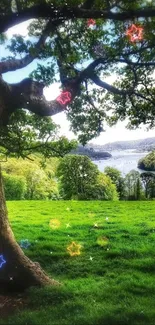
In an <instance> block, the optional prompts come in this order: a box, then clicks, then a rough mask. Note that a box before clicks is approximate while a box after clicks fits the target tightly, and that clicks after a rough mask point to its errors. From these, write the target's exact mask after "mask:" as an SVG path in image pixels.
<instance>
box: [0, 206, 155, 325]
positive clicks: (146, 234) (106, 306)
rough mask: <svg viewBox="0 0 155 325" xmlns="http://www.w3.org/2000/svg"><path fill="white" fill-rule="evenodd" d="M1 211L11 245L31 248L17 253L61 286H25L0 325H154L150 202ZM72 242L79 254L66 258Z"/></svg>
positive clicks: (154, 224)
mask: <svg viewBox="0 0 155 325" xmlns="http://www.w3.org/2000/svg"><path fill="white" fill-rule="evenodd" d="M7 207H8V211H9V216H10V222H11V225H12V228H13V231H14V233H15V236H16V239H17V241H18V242H19V241H20V240H22V239H28V240H29V242H30V243H31V246H30V247H29V248H28V249H24V251H25V254H26V255H27V256H28V257H30V258H31V259H32V260H33V261H36V262H39V263H40V265H41V266H42V267H43V268H44V269H45V271H46V272H47V273H48V274H49V275H50V276H51V277H52V278H54V279H57V280H59V281H60V282H61V283H62V284H63V285H62V286H61V287H59V288H58V287H57V288H55V287H47V288H43V289H36V288H35V289H34V288H33V289H32V288H31V289H30V290H28V291H27V298H28V305H27V307H26V309H23V310H21V311H19V312H16V313H15V314H13V315H11V316H9V318H5V321H4V320H3V319H0V324H17V325H19V324H20V325H42V324H46V325H58V324H59V325H104V324H105V325H119V324H121V325H128V324H131V325H136V324H143V325H155V202H151V201H149V202H103V201H102V202H101V201H91V202H76V201H57V202H56V201H54V202H49V201H46V202H45V201H18V202H7ZM51 219H57V220H58V222H57V223H55V224H54V222H55V221H53V220H51ZM50 221H51V227H50V226H49V222H50ZM52 222H53V224H52ZM72 242H75V243H76V244H78V245H81V247H80V248H79V250H78V252H79V253H80V255H78V256H70V252H71V251H72V249H71V247H70V251H68V250H67V247H69V246H70V245H71V243H72ZM23 281H24V279H23Z"/></svg>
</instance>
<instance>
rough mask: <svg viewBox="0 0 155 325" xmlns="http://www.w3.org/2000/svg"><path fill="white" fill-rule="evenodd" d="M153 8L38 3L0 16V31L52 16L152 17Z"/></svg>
mask: <svg viewBox="0 0 155 325" xmlns="http://www.w3.org/2000/svg"><path fill="white" fill-rule="evenodd" d="M154 16H155V8H150V7H146V8H144V9H137V10H127V11H122V12H121V13H113V12H111V11H108V10H93V9H92V10H91V9H82V8H79V7H75V6H74V7H72V8H71V7H67V6H62V7H59V6H57V7H56V6H51V5H49V4H45V3H44V4H40V5H36V6H32V7H31V8H26V9H23V10H21V11H20V12H19V13H12V14H8V15H6V16H1V23H0V33H3V32H5V31H6V30H7V29H8V28H10V27H12V26H14V25H16V24H19V23H22V22H24V21H26V20H28V19H33V18H51V19H52V18H53V19H57V20H58V21H59V22H60V23H61V22H62V21H64V20H68V19H72V18H74V19H75V18H102V19H110V20H118V21H125V20H127V19H133V18H139V17H143V18H146V17H154Z"/></svg>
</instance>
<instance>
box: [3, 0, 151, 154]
mask: <svg viewBox="0 0 155 325" xmlns="http://www.w3.org/2000/svg"><path fill="white" fill-rule="evenodd" d="M0 16H1V21H0V36H1V37H0V40H1V43H2V46H3V47H4V48H5V47H6V48H7V51H8V52H7V54H6V56H5V57H3V58H1V61H0V74H1V75H2V78H1V79H0V89H1V97H2V98H1V102H2V103H3V104H4V105H3V106H2V111H1V112H0V114H1V118H0V120H1V123H2V124H3V125H9V123H10V118H11V119H12V117H11V116H12V114H13V113H15V114H16V112H17V110H18V109H27V110H29V111H30V112H34V113H35V114H38V115H42V116H43V115H44V116H45V115H48V116H49V115H51V116H52V115H54V114H57V113H60V112H62V111H64V109H65V111H66V115H67V118H68V119H69V121H70V122H71V128H72V130H74V132H75V133H76V134H77V135H78V137H79V140H80V142H82V143H86V142H87V141H88V140H90V139H92V138H94V137H96V136H97V135H99V133H100V132H102V131H103V124H104V122H108V123H109V124H110V125H113V124H115V123H116V122H117V121H118V120H125V119H126V118H128V120H129V125H128V126H129V127H130V128H137V127H139V126H141V125H142V124H143V125H147V127H150V128H151V127H154V125H155V119H154V117H155V105H154V104H155V88H154V75H153V72H154V66H155V63H154V55H155V48H154V31H155V18H154V6H153V4H152V2H144V1H143V0H131V1H127V0H126V1H122V0H118V1H117V2H115V1H113V0H109V1H106V0H102V1H101V0H90V1H88V0H86V1H84V0H76V1H75V0H74V1H73V0H68V1H66V2H65V3H64V1H63V0H54V1H53V0H35V1H33V0H27V1H25V0H18V1H17V0H13V1H6V0H2V1H1V8H0ZM28 18H29V19H32V20H31V21H30V25H29V34H28V37H27V38H26V39H25V38H24V37H23V36H22V35H14V36H12V37H11V39H9V40H7V38H6V34H4V32H6V31H7V30H8V28H9V27H12V26H15V25H17V24H18V23H19V22H24V21H27V19H28ZM33 18H35V19H33ZM92 18H93V19H95V25H94V26H89V25H88V19H92ZM132 24H135V25H136V26H139V27H141V28H142V29H143V37H142V38H141V39H137V40H136V41H133V42H132V41H131V40H130V37H129V36H127V30H128V29H129V27H131V26H132ZM35 59H37V61H36V63H37V67H36V68H34V69H33V71H31V73H30V75H29V78H26V79H23V80H22V81H21V82H19V83H18V84H11V85H10V84H8V83H7V82H6V81H4V79H3V77H5V73H7V72H9V71H16V70H18V69H22V68H23V67H26V66H28V65H29V64H30V63H32V62H33V61H34V60H35ZM112 76H113V77H114V78H113V79H112V80H111V82H109V83H108V82H106V81H107V80H106V78H107V77H112ZM56 81H58V82H60V83H61V90H65V91H69V92H70V93H71V101H70V102H69V103H67V104H68V108H67V107H66V106H67V105H66V104H62V103H61V104H60V103H58V101H57V100H56V99H55V100H53V101H50V102H47V101H46V99H45V97H44V95H43V89H44V87H46V86H50V85H52V84H54V83H55V82H56ZM111 83H112V84H113V85H111ZM96 86H97V87H96ZM8 98H9V100H8ZM18 112H19V111H18ZM15 119H16V122H17V123H16V124H17V126H18V123H19V122H20V121H21V117H20V113H19V114H18V113H17V115H16V117H15ZM22 119H24V117H22ZM11 123H12V122H11ZM9 135H10V136H11V137H10V141H11V139H12V141H13V139H14V137H12V135H11V134H10V133H9ZM3 145H4V143H3ZM4 146H5V145H4ZM11 146H12V145H11ZM6 149H7V147H6ZM19 152H20V150H19Z"/></svg>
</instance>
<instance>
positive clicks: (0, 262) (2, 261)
mask: <svg viewBox="0 0 155 325" xmlns="http://www.w3.org/2000/svg"><path fill="white" fill-rule="evenodd" d="M5 263H6V261H5V260H4V258H3V255H0V268H1V267H2V266H3V264H5Z"/></svg>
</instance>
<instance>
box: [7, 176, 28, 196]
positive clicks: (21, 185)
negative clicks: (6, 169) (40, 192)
mask: <svg viewBox="0 0 155 325" xmlns="http://www.w3.org/2000/svg"><path fill="white" fill-rule="evenodd" d="M3 181H4V190H5V197H6V200H23V199H24V196H25V193H26V180H25V178H24V177H22V176H15V175H8V174H5V173H3Z"/></svg>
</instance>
